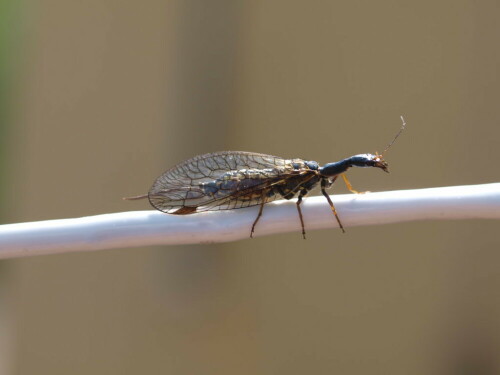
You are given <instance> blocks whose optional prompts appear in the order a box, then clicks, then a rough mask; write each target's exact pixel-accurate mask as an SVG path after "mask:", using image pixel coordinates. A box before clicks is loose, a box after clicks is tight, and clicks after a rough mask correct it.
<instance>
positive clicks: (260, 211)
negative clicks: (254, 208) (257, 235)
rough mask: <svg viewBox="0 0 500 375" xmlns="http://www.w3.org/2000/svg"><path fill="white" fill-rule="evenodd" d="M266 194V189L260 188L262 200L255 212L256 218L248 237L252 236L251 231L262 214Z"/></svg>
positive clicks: (253, 230)
mask: <svg viewBox="0 0 500 375" xmlns="http://www.w3.org/2000/svg"><path fill="white" fill-rule="evenodd" d="M266 194H267V190H262V195H261V199H262V202H260V207H259V213H258V214H257V218H256V219H255V221H254V222H253V224H252V230H251V231H250V238H253V232H255V226H256V225H257V222H258V221H259V219H260V217H261V216H262V211H263V210H264V205H265V204H266Z"/></svg>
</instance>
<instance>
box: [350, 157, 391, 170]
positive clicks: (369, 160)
mask: <svg viewBox="0 0 500 375" xmlns="http://www.w3.org/2000/svg"><path fill="white" fill-rule="evenodd" d="M349 161H350V164H351V165H352V166H353V167H361V168H367V167H375V168H380V169H382V170H383V171H384V172H387V173H389V169H388V166H389V164H387V162H386V161H385V160H384V158H383V157H382V155H379V154H378V153H376V154H375V155H373V154H359V155H354V156H351V157H350V160H349Z"/></svg>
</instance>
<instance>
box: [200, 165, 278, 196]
mask: <svg viewBox="0 0 500 375" xmlns="http://www.w3.org/2000/svg"><path fill="white" fill-rule="evenodd" d="M284 172H285V168H272V169H271V168H266V169H240V170H238V171H229V172H226V173H224V174H222V175H221V176H220V177H219V178H218V179H216V180H214V181H209V182H204V183H201V184H200V188H201V189H202V190H203V191H204V192H205V194H207V195H210V196H213V197H215V198H217V197H219V196H220V197H222V196H227V194H228V192H233V193H237V192H243V191H248V190H252V189H254V188H255V189H257V188H258V189H259V190H261V189H262V188H263V187H265V186H268V185H271V184H273V183H275V182H276V181H279V179H280V178H281V175H282V174H283V173H284Z"/></svg>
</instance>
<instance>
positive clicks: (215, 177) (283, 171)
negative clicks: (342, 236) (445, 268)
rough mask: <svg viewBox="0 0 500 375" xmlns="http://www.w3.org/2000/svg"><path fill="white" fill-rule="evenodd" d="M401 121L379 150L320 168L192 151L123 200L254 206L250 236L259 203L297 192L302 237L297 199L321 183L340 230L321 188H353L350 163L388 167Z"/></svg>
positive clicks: (194, 207)
mask: <svg viewBox="0 0 500 375" xmlns="http://www.w3.org/2000/svg"><path fill="white" fill-rule="evenodd" d="M401 120H402V121H403V125H402V126H401V129H400V130H399V132H398V133H397V134H396V136H395V137H394V139H393V140H392V141H391V142H390V143H389V145H388V146H387V147H386V148H385V150H384V152H383V153H382V154H381V155H379V154H378V153H375V154H359V155H354V156H351V157H349V158H346V159H344V160H341V161H337V162H334V163H327V164H325V165H324V166H322V167H320V166H319V165H318V163H317V162H315V161H305V160H302V159H283V158H280V157H277V156H272V155H265V154H257V153H252V152H243V151H223V152H215V153H212V154H205V155H199V156H195V157H194V158H192V159H189V160H186V161H185V162H183V163H180V164H178V165H176V166H175V167H173V168H171V169H169V170H168V171H166V172H165V173H163V174H162V175H161V176H160V177H158V178H157V179H156V181H155V182H154V184H153V186H152V187H151V189H150V190H149V193H148V194H147V195H139V196H136V197H130V198H124V199H131V200H135V199H142V198H148V199H149V202H150V203H151V205H152V206H153V207H154V208H156V209H157V210H160V211H163V212H166V213H169V214H175V215H189V214H194V213H197V212H203V211H217V210H231V209H236V208H244V207H251V206H257V205H258V206H260V207H259V213H258V215H257V218H256V219H255V221H254V222H253V225H252V230H251V232H250V237H252V235H253V232H254V230H255V225H256V224H257V222H258V221H259V218H260V217H261V215H262V211H263V208H264V204H266V203H268V202H271V201H273V200H275V199H278V198H280V197H282V198H285V199H292V198H294V197H295V196H297V197H298V199H297V211H298V213H299V218H300V223H301V225H302V235H303V236H304V238H305V233H306V232H305V229H304V220H303V217H302V211H301V208H300V204H301V202H302V198H303V197H304V196H306V194H307V193H309V191H311V190H312V189H313V188H314V187H315V186H317V185H318V184H320V185H321V193H322V194H323V195H324V196H325V198H326V199H327V201H328V203H329V205H330V208H331V210H332V212H333V214H334V215H335V218H336V219H337V222H338V224H339V226H340V228H341V229H342V231H344V227H343V226H342V222H341V221H340V218H339V216H338V214H337V211H336V210H335V206H334V205H333V202H332V200H331V199H330V196H329V195H328V193H327V192H326V189H327V188H329V187H330V186H331V185H332V184H333V183H334V182H335V180H336V179H337V178H338V177H339V176H342V179H343V180H344V182H345V184H346V186H347V188H348V189H349V190H350V191H351V192H353V193H358V192H357V191H356V190H354V189H353V188H352V186H351V184H350V183H349V181H348V180H347V177H346V176H345V172H346V171H347V170H348V169H349V168H351V167H361V168H368V167H374V168H380V169H382V170H383V171H385V172H389V170H388V164H387V162H386V161H385V160H384V158H383V156H384V154H385V153H386V152H387V150H388V149H389V148H390V147H391V146H392V144H393V143H394V142H395V141H396V139H397V138H398V137H399V135H400V134H401V132H402V131H403V130H404V128H405V125H406V124H405V122H404V119H403V117H401Z"/></svg>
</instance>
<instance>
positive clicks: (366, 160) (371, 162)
mask: <svg viewBox="0 0 500 375" xmlns="http://www.w3.org/2000/svg"><path fill="white" fill-rule="evenodd" d="M401 121H402V122H403V125H401V128H400V129H399V131H398V132H397V133H396V136H395V137H394V139H393V140H392V141H391V143H389V144H388V145H387V147H386V148H385V150H384V152H382V154H379V153H378V152H376V153H375V155H373V154H362V155H355V156H353V157H352V158H351V159H353V160H355V159H357V158H358V159H359V160H358V162H359V164H356V162H355V161H354V163H353V165H354V166H356V167H375V168H380V169H382V170H383V171H384V172H387V173H389V169H388V166H389V164H387V162H386V161H385V160H384V155H385V153H386V152H387V150H389V149H390V148H391V146H392V145H393V144H394V142H396V139H398V137H399V136H400V135H401V133H402V132H403V130H405V127H406V122H405V119H404V118H403V116H401Z"/></svg>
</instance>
